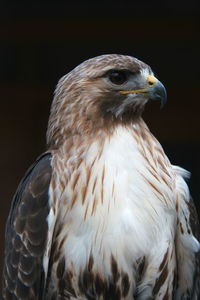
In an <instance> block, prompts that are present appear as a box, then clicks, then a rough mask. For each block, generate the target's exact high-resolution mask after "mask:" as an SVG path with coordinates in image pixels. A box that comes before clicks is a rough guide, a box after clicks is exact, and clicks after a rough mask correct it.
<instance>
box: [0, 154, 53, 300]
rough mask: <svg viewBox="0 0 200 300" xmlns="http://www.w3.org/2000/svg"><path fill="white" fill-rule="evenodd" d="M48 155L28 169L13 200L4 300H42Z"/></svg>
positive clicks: (48, 178) (48, 171) (7, 234)
mask: <svg viewBox="0 0 200 300" xmlns="http://www.w3.org/2000/svg"><path fill="white" fill-rule="evenodd" d="M51 174H52V168H51V154H50V153H45V154H43V155H42V156H40V157H39V158H38V160H37V161H36V162H35V163H34V164H33V165H32V166H31V167H30V169H29V170H28V171H27V173H26V174H25V176H24V178H23V180H22V181H21V183H20V184H19V187H18V189H17V191H16V194H15V196H14V198H13V201H12V204H11V209H10V214H9V217H8V220H7V224H6V236H5V261H4V270H3V299H5V300H14V299H18V300H25V299H26V300H27V299H29V300H31V299H34V300H36V299H37V300H41V299H43V298H42V297H43V290H44V271H43V268H42V259H43V254H44V251H45V246H46V241H47V232H48V224H47V216H48V213H49V195H48V193H49V184H50V180H51Z"/></svg>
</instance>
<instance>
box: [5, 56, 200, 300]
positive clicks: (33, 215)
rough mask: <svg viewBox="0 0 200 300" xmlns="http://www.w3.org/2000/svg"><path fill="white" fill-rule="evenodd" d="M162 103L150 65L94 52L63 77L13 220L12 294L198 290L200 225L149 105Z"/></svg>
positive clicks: (38, 296)
mask: <svg viewBox="0 0 200 300" xmlns="http://www.w3.org/2000/svg"><path fill="white" fill-rule="evenodd" d="M149 100H161V102H162V104H164V102H165V101H166V91H165V88H164V86H163V85H162V83H161V82H160V81H159V80H158V79H157V78H155V77H154V75H153V72H152V70H151V68H150V67H149V66H148V65H146V64H145V63H143V62H141V61H140V60H138V59H136V58H134V57H130V56H125V55H116V54H112V55H102V56H98V57H95V58H92V59H89V60H87V61H85V62H83V63H82V64H80V65H79V66H77V67H76V68H75V69H74V70H72V71H71V72H70V73H68V74H67V75H65V76H64V77H62V78H61V79H60V81H59V83H58V85H57V88H56V91H55V96H54V100H53V103H52V107H51V113H50V118H49V124H48V130H47V151H46V152H45V153H44V154H42V155H41V156H40V157H39V158H38V159H37V160H36V162H35V163H34V164H33V165H32V166H31V167H30V169H29V170H28V171H27V173H26V174H25V177H24V178H23V179H22V181H21V183H20V184H19V187H18V189H17V191H16V194H15V196H14V198H13V201H12V205H11V210H10V214H9V217H8V220H7V225H6V238H5V263H4V270H3V299H5V300H16V299H18V300H64V299H70V300H75V299H79V300H86V299H88V300H93V299H94V300H122V299H124V300H131V299H137V300H147V299H148V300H150V299H155V300H161V299H163V300H167V299H175V300H183V299H184V300H186V299H192V300H198V299H199V295H200V292H199V286H200V260H199V250H200V244H199V241H198V240H199V228H198V227H199V224H198V218H197V215H196V210H195V207H194V204H193V202H192V199H191V197H190V193H189V190H188V187H187V184H186V182H185V180H184V178H187V177H188V173H187V172H186V171H185V170H183V169H181V168H180V167H177V166H173V165H171V163H170V161H169V160H168V158H167V156H166V155H165V153H164V151H163V149H162V147H161V145H160V144H159V142H158V141H157V140H156V138H155V137H154V136H153V135H152V134H151V132H150V131H149V129H148V127H147V126H146V124H145V123H144V121H143V119H142V117H141V115H142V112H143V109H144V107H145V104H146V103H147V102H148V101H149Z"/></svg>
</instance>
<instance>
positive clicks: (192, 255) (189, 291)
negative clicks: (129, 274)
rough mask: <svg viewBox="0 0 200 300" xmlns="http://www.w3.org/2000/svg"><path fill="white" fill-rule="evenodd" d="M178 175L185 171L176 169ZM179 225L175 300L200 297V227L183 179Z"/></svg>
mask: <svg viewBox="0 0 200 300" xmlns="http://www.w3.org/2000/svg"><path fill="white" fill-rule="evenodd" d="M176 170H177V171H178V173H182V174H181V175H183V176H184V171H183V170H181V168H176ZM177 190H178V202H177V210H178V224H177V233H176V256H177V282H176V289H175V299H177V300H180V299H191V300H198V299H199V297H200V252H199V251H200V243H199V241H200V227H199V221H198V216H197V212H196V208H195V205H194V202H193V200H192V198H191V196H190V193H189V190H188V187H187V185H186V183H185V182H184V180H183V178H181V177H179V179H178V184H177Z"/></svg>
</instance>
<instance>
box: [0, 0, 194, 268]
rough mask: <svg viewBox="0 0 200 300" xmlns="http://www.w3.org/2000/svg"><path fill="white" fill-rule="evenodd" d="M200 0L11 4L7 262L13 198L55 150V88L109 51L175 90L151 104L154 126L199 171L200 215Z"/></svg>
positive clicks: (1, 181)
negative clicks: (50, 131)
mask: <svg viewBox="0 0 200 300" xmlns="http://www.w3.org/2000/svg"><path fill="white" fill-rule="evenodd" d="M198 2H199V1H197V0H196V1H195V0H190V1H183V0H182V1H180V0H176V1H174V0H168V1H154V0H151V1H145V0H136V1H134V0H132V1H127V0H123V1H119V2H118V1H117V0H116V1H109V0H107V1H104V0H101V1H94V0H93V1H84V0H83V1H81V0H80V1H78V0H73V1H71V0H68V1H67V0H65V1H59V0H57V1H56V0H55V1H51V0H48V1H45V0H43V1H38V0H34V1H25V0H18V1H17V0H15V1H14V0H1V3H0V141H1V143H0V187H1V188H0V199H1V210H0V216H1V217H0V236H1V237H2V238H1V244H0V257H1V261H2V260H3V239H4V226H5V220H6V218H7V215H8V211H9V207H10V203H11V199H12V196H13V194H14V192H15V190H16V188H17V185H18V183H19V181H20V179H21V177H22V176H23V174H24V172H25V171H26V169H27V168H28V167H29V166H30V164H31V163H32V162H33V161H34V160H35V159H36V157H37V156H38V155H39V154H40V153H42V152H43V151H45V133H46V127H47V120H48V115H49V109H50V104H51V101H52V97H53V91H54V88H55V85H56V83H57V81H58V79H59V78H60V77H61V76H62V75H64V74H66V73H67V72H68V71H70V70H71V69H72V68H74V67H75V66H76V65H77V64H79V63H81V62H82V61H83V60H85V59H88V58H90V57H93V56H96V55H100V54H107V53H118V54H129V55H132V56H135V57H137V58H139V59H141V60H143V61H145V62H146V63H148V64H149V65H150V66H151V67H152V69H153V70H154V72H155V74H156V76H157V77H158V78H159V79H160V80H161V81H162V82H163V83H164V85H165V86H166V88H167V91H168V103H167V105H166V106H165V107H164V109H162V110H160V108H159V104H158V103H151V104H150V105H147V109H146V111H145V113H144V119H145V121H146V122H147V124H148V126H149V127H150V128H151V131H152V132H153V134H154V135H155V136H156V137H157V138H158V139H159V141H160V142H161V143H162V145H163V147H164V149H165V151H166V153H167V154H168V156H169V158H170V160H171V162H172V163H173V164H177V165H181V166H183V167H184V168H186V169H187V170H189V171H190V172H191V173H192V177H191V179H190V182H189V184H190V188H191V192H192V195H193V197H194V200H195V202H196V205H197V208H198V211H199V212H200V204H199V199H200V198H199V192H200V176H199V168H200V135H199V131H200V118H199V114H200V110H199V108H200V105H199V102H200V95H199V94H200V93H199V90H200V70H199V69H200V63H199V56H200V26H199V25H200V22H199V21H200V19H199V18H200V9H199V5H198ZM125 155H126V153H125ZM1 266H2V264H1V265H0V268H1Z"/></svg>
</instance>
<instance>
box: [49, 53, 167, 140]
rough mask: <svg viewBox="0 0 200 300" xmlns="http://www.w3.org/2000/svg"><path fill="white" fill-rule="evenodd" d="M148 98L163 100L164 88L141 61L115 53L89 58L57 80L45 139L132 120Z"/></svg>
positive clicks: (108, 126) (55, 138) (138, 113)
mask: <svg viewBox="0 0 200 300" xmlns="http://www.w3.org/2000/svg"><path fill="white" fill-rule="evenodd" d="M150 99H152V100H154V99H159V100H161V101H162V103H164V102H165V101H166V91H165V88H164V86H163V85H162V83H161V82H160V81H159V80H157V79H156V78H155V77H154V75H153V72H152V70H151V68H150V67H149V66H148V65H146V64H145V63H143V62H141V61H139V60H138V59H136V58H134V57H130V56H125V55H116V54H113V55H102V56H98V57H95V58H92V59H89V60H87V61H85V62H83V63H82V64H80V65H79V66H77V67H76V68H75V69H74V70H72V71H71V72H70V73H68V74H67V75H65V76H64V77H62V78H61V79H60V81H59V83H58V86H57V88H56V91H55V97H54V101H53V104H52V109H51V116H50V120H49V130H48V143H49V144H57V143H59V141H58V139H59V136H60V137H61V136H63V135H65V136H66V135H68V134H75V133H80V134H81V133H83V132H84V133H89V132H91V131H93V133H94V131H95V130H97V129H100V128H102V127H104V128H107V129H108V128H110V127H112V126H113V125H115V124H117V123H119V122H120V123H123V124H127V123H129V122H134V121H135V120H137V118H138V117H139V116H140V115H141V113H142V111H143V108H144V105H145V104H146V103H147V101H148V100H150Z"/></svg>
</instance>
